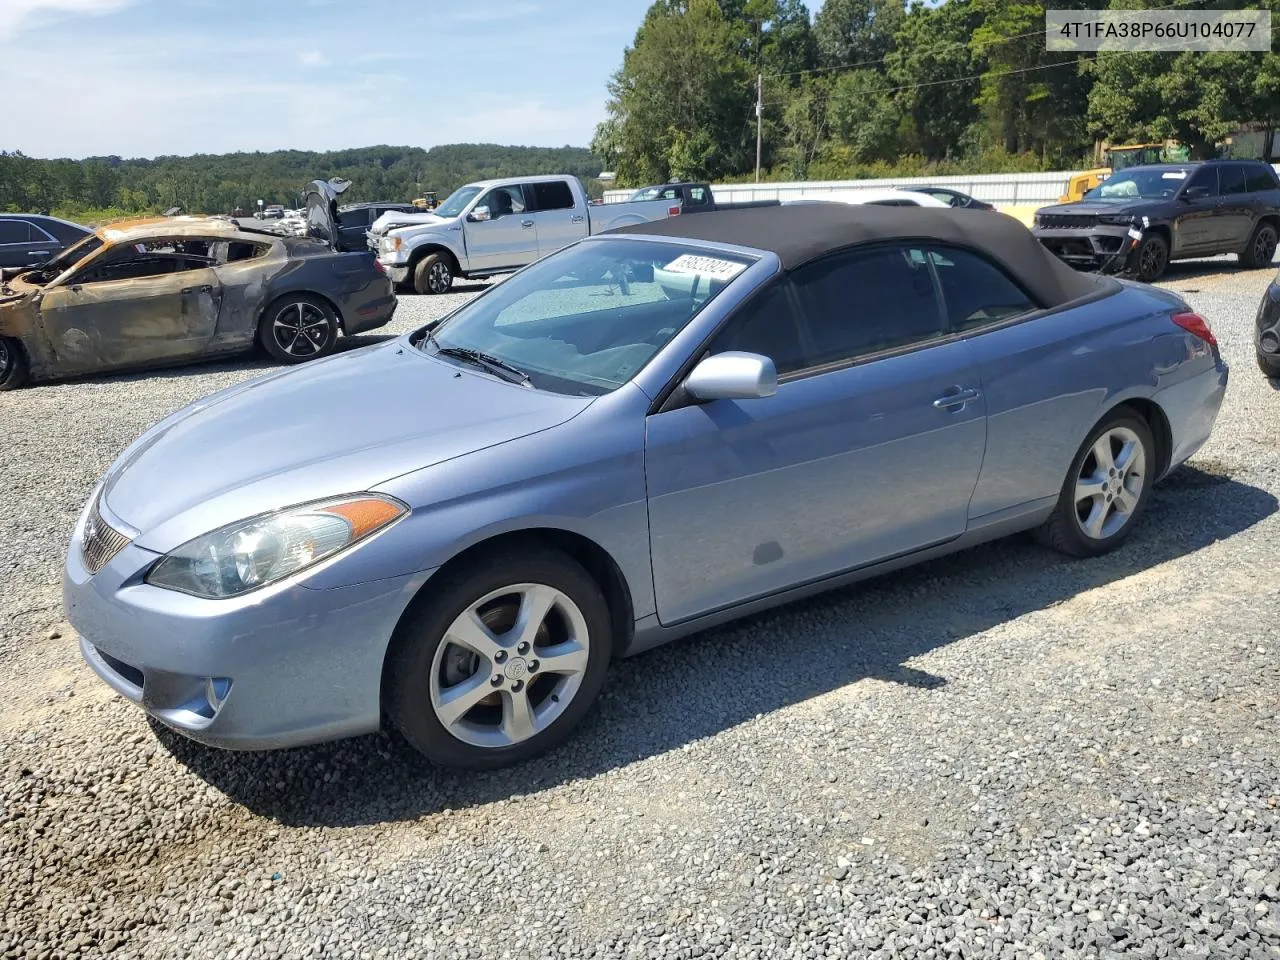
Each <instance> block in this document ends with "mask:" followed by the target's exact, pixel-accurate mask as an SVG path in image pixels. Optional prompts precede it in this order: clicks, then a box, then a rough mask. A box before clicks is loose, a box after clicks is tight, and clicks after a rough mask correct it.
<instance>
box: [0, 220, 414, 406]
mask: <svg viewBox="0 0 1280 960" xmlns="http://www.w3.org/2000/svg"><path fill="white" fill-rule="evenodd" d="M332 226H333V225H332V224H330V228H331V229H330V231H329V233H330V235H332V234H334V233H336V230H333V229H332ZM12 274H14V271H8V270H6V271H2V272H0V389H12V388H14V387H17V386H20V385H21V384H22V383H23V382H24V381H26V380H28V379H30V380H51V379H59V378H63V377H70V376H78V375H82V374H91V373H103V372H116V371H124V370H135V369H142V368H147V367H158V366H172V365H175V364H179V363H185V362H191V361H197V360H204V359H207V358H213V357H218V356H223V355H227V354H234V353H240V352H244V351H248V350H251V349H253V348H254V346H255V345H257V344H261V345H262V346H263V347H264V348H265V349H266V350H267V352H268V353H269V354H271V355H272V356H273V357H274V358H275V359H276V360H278V361H280V362H282V363H300V362H302V361H305V360H310V359H314V358H317V357H322V356H325V355H326V354H328V353H331V352H332V351H333V349H334V347H335V345H336V342H337V340H338V337H339V336H341V335H343V334H345V335H348V336H350V335H352V334H356V333H363V332H365V331H368V330H373V329H375V328H377V327H381V326H383V325H385V324H386V323H387V322H388V321H389V320H390V319H391V317H392V314H393V313H394V312H395V308H396V299H395V293H394V291H393V289H392V286H391V280H390V278H388V277H387V275H386V274H385V273H384V272H383V271H382V269H381V267H380V266H379V265H378V264H377V262H376V260H375V259H374V257H373V255H372V254H370V253H368V252H367V251H361V252H354V253H345V252H337V251H335V250H334V248H333V247H332V245H331V244H330V242H329V241H328V239H327V238H320V239H317V238H315V237H283V236H280V235H278V234H274V233H267V232H261V231H254V230H252V229H248V228H245V227H243V226H241V225H240V224H238V223H237V222H235V221H233V220H228V219H224V218H212V217H171V218H157V219H151V220H140V221H131V222H128V223H122V224H113V225H110V226H106V227H102V228H100V229H99V230H97V231H95V232H94V233H93V234H91V235H90V236H89V237H87V238H85V239H84V240H83V241H81V242H80V243H78V244H75V245H73V246H72V247H68V248H67V249H66V250H64V251H63V252H62V253H61V254H59V255H58V256H56V257H54V258H53V259H52V260H50V261H48V262H47V263H46V264H44V265H43V266H42V267H40V268H39V269H36V270H28V271H25V272H17V274H16V275H12Z"/></svg>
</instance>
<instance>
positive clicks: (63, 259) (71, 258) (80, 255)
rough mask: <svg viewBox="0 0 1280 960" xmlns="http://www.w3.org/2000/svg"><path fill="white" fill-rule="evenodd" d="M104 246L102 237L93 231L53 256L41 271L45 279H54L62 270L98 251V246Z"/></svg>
mask: <svg viewBox="0 0 1280 960" xmlns="http://www.w3.org/2000/svg"><path fill="white" fill-rule="evenodd" d="M101 246H102V238H101V237H99V236H98V235H97V234H96V233H91V234H89V235H88V236H86V237H85V238H84V239H83V240H80V241H77V242H76V243H73V244H72V245H71V246H69V247H67V248H66V249H65V250H63V251H62V252H61V253H59V254H58V255H57V256H56V257H53V258H51V259H49V260H47V261H45V262H44V263H42V264H41V265H40V269H39V273H40V277H41V279H42V280H43V281H45V282H47V281H49V280H52V279H53V278H54V277H56V276H57V275H58V274H60V273H62V271H64V270H66V269H67V268H69V267H74V266H75V265H76V264H77V263H79V262H80V261H81V260H83V259H84V258H85V257H87V256H89V255H90V254H92V253H96V252H97V251H98V248H99V247H101Z"/></svg>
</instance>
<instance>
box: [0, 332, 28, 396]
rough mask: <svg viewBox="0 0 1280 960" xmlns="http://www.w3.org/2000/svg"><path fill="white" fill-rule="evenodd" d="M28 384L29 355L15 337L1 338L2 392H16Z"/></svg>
mask: <svg viewBox="0 0 1280 960" xmlns="http://www.w3.org/2000/svg"><path fill="white" fill-rule="evenodd" d="M26 382H27V354H26V352H25V351H24V350H23V349H22V344H21V343H19V342H18V341H17V340H15V339H13V337H0V390H16V389H18V387H20V386H22V385H23V384H24V383H26Z"/></svg>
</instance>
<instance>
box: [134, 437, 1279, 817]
mask: <svg viewBox="0 0 1280 960" xmlns="http://www.w3.org/2000/svg"><path fill="white" fill-rule="evenodd" d="M1230 474H1231V465H1230V464H1224V463H1218V462H1214V461H1200V462H1199V463H1198V465H1197V467H1195V468H1192V467H1183V468H1181V469H1179V470H1178V471H1176V472H1175V473H1174V474H1173V475H1171V476H1170V477H1169V478H1168V479H1167V480H1166V481H1165V482H1164V483H1163V484H1161V485H1160V486H1159V487H1157V488H1156V490H1155V492H1154V494H1153V496H1152V499H1151V502H1150V507H1149V509H1148V511H1147V514H1146V516H1145V517H1144V519H1143V522H1142V523H1141V526H1140V528H1139V529H1137V530H1135V532H1134V536H1133V537H1132V538H1131V539H1130V540H1129V541H1128V542H1127V543H1126V544H1125V545H1124V546H1123V547H1122V548H1120V549H1119V550H1117V551H1115V552H1114V553H1111V554H1109V555H1107V556H1104V557H1100V558H1097V559H1093V560H1086V561H1080V560H1071V559H1067V558H1064V557H1062V556H1060V555H1058V554H1056V553H1053V552H1051V551H1049V550H1048V549H1046V548H1043V547H1040V546H1039V545H1037V544H1035V543H1033V542H1032V540H1031V538H1030V537H1029V536H1019V537H1013V538H1009V539H1005V540H1001V541H997V542H995V543H991V544H987V545H985V546H981V547H977V548H974V549H972V550H968V551H965V552H962V553H958V554H954V555H952V556H950V557H944V558H942V559H939V560H934V561H931V562H928V563H925V564H922V565H920V566H917V567H913V568H909V569H907V570H904V571H900V572H897V573H893V574H888V575H885V576H883V577H880V578H877V579H875V580H871V581H867V582H864V583H862V584H859V585H856V586H853V587H849V588H846V589H842V590H837V591H833V592H830V593H827V594H823V595H820V596H819V597H816V598H811V599H808V600H803V601H797V602H795V603H792V604H789V605H787V606H785V607H781V608H778V609H777V610H774V611H771V612H769V613H766V614H761V615H757V616H754V617H750V618H747V619H745V620H742V621H739V622H738V623H736V624H732V625H728V626H724V627H719V628H716V629H714V630H710V631H706V632H704V633H702V634H699V635H697V636H693V637H690V638H687V639H685V640H683V641H679V642H677V643H674V644H670V645H668V646H666V647H662V648H659V649H657V650H653V651H651V652H649V653H646V654H643V655H641V656H639V657H636V658H633V659H629V660H626V661H622V662H620V663H615V664H614V665H613V667H612V669H611V672H610V676H609V679H608V682H607V683H606V686H605V690H604V693H603V694H602V696H601V700H600V702H599V704H598V705H597V707H596V709H595V710H593V711H592V713H591V714H590V716H589V718H588V719H587V721H586V722H585V723H584V724H583V725H582V727H581V728H580V729H579V730H578V731H577V733H576V734H575V735H574V736H573V737H572V738H571V739H570V740H569V742H568V743H566V744H565V745H564V746H562V747H560V748H559V749H557V750H555V751H553V752H552V753H550V754H548V755H547V756H544V757H542V758H539V759H536V760H533V761H530V762H528V763H526V764H523V765H521V766H519V767H515V768H512V769H508V770H503V771H498V772H493V773H457V772H452V771H446V770H440V769H436V768H433V767H431V766H430V765H428V764H426V763H425V762H424V761H421V760H419V759H418V757H417V755H416V754H414V753H413V751H412V750H411V749H410V748H409V747H408V746H407V745H405V744H404V743H403V742H402V741H400V740H399V739H398V738H397V737H395V736H393V735H378V736H368V737H361V738H357V739H353V740H346V741H341V742H338V743H332V744H326V745H323V746H318V747H310V748H304V749H294V750H285V751H277V752H269V753H232V752H225V751H219V750H213V749H210V748H206V747H202V746H200V745H198V744H195V743H192V742H190V741H188V740H186V739H184V738H182V737H179V736H177V735H175V734H173V733H171V732H169V731H167V730H165V729H164V728H163V727H161V726H159V725H158V724H156V723H154V722H153V723H152V726H153V729H155V731H156V734H157V736H158V737H159V739H160V740H161V741H162V743H163V744H164V746H165V747H166V748H167V749H168V750H169V751H170V752H171V753H172V754H173V755H174V756H175V757H176V758H177V759H178V760H179V761H180V762H181V763H183V764H184V765H186V766H187V767H188V768H189V769H190V770H191V771H192V772H193V773H194V774H196V775H197V776H198V777H200V778H202V779H203V780H205V781H206V782H207V783H209V784H211V785H213V786H214V787H216V788H217V789H218V790H220V791H222V792H223V793H224V794H226V795H227V796H228V797H230V798H231V799H232V800H234V801H236V802H238V803H240V804H242V805H244V806H245V807H246V808H248V809H249V810H250V811H252V812H254V813H256V814H259V815H261V816H264V817H270V818H272V819H274V820H277V821H279V822H281V823H283V824H286V825H291V826H356V825H360V824H370V823H381V822H387V821H399V820H413V819H417V818H419V817H423V816H428V815H430V814H433V813H436V812H439V811H441V810H444V809H460V808H463V807H469V806H474V805H479V804H485V803H488V802H492V801H495V800H500V799H505V798H511V797H517V796H520V795H524V794H529V793H533V792H536V791H538V790H540V789H543V788H546V787H548V786H552V785H555V784H559V783H563V782H567V781H573V780H582V779H589V778H592V777H596V776H599V775H601V774H604V773H606V772H608V771H610V770H613V769H615V768H618V767H621V766H624V765H626V764H629V763H632V762H635V761H638V760H643V759H645V758H648V757H652V756H655V755H660V754H663V753H665V752H668V751H671V750H675V749H679V748H680V747H682V746H683V745H685V744H688V743H691V742H693V741H696V740H700V739H702V738H705V737H709V736H714V735H716V734H718V733H720V732H722V731H725V730H728V729H730V728H732V727H734V726H736V725H738V724H741V723H743V722H745V721H748V720H751V719H752V718H754V717H756V716H757V715H759V714H768V713H770V712H772V711H776V710H780V709H783V708H785V707H787V706H789V705H792V704H795V703H798V702H802V701H805V700H808V699H810V698H812V697H815V696H818V695H820V694H823V693H827V692H829V691H832V690H834V689H837V688H840V687H844V686H846V685H849V684H856V683H858V682H860V681H863V680H867V679H878V680H882V681H888V682H891V683H895V684H904V685H907V686H909V687H912V688H915V689H917V690H922V691H925V694H924V695H933V694H932V693H930V691H938V690H941V689H944V688H945V685H946V683H947V680H946V678H945V677H939V676H935V675H933V674H930V673H927V672H924V671H921V670H919V669H917V668H914V667H911V666H908V665H907V663H908V661H910V660H911V659H912V658H914V657H918V656H920V655H922V654H925V653H928V652H929V651H931V650H934V649H937V648H939V647H942V646H945V645H947V644H951V643H956V642H962V641H964V640H965V639H966V638H968V637H970V636H973V635H975V634H979V633H981V632H983V631H986V630H988V629H990V628H992V627H995V626H998V625H999V624H1002V623H1004V622H1007V621H1009V620H1013V619H1015V618H1017V617H1020V616H1022V615H1024V614H1027V613H1030V612H1032V611H1036V610H1041V609H1044V608H1046V607H1050V606H1052V605H1054V604H1057V603H1060V602H1062V601H1065V600H1067V599H1069V598H1071V597H1072V596H1074V595H1076V594H1079V593H1081V592H1084V591H1088V590H1091V589H1093V588H1096V587H1100V586H1103V585H1105V584H1109V583H1114V582H1116V581H1120V580H1123V579H1124V578H1126V577H1128V576H1130V575H1132V574H1135V573H1137V572H1139V571H1142V570H1146V569H1149V568H1151V567H1155V566H1157V565H1159V564H1161V563H1164V562H1166V561H1169V560H1173V559H1175V558H1177V557H1181V556H1184V555H1186V554H1190V553H1193V552H1195V551H1197V550H1200V549H1202V548H1205V547H1209V546H1211V545H1212V544H1214V543H1216V542H1217V541H1219V540H1222V539H1225V538H1227V537H1230V536H1232V535H1233V534H1236V533H1239V532H1240V531H1242V530H1245V529H1247V528H1248V527H1251V526H1253V525H1254V524H1256V523H1258V522H1259V521H1261V520H1262V519H1264V518H1265V517H1267V516H1269V515H1271V514H1272V513H1274V512H1276V510H1277V506H1278V505H1277V500H1276V498H1275V497H1274V496H1272V495H1271V494H1270V493H1267V492H1266V491H1264V490H1261V489H1258V488H1256V487H1253V486H1250V485H1248V484H1245V483H1241V482H1239V481H1236V480H1233V479H1232V478H1231V475H1230Z"/></svg>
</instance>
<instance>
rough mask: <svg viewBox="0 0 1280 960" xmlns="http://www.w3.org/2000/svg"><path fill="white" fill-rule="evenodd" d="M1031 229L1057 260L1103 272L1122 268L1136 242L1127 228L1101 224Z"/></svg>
mask: <svg viewBox="0 0 1280 960" xmlns="http://www.w3.org/2000/svg"><path fill="white" fill-rule="evenodd" d="M1031 232H1032V234H1034V235H1035V238H1036V239H1037V240H1039V241H1040V243H1041V244H1043V245H1044V247H1045V248H1046V249H1047V250H1048V251H1049V252H1050V253H1052V254H1053V255H1054V256H1056V257H1057V258H1058V259H1059V260H1063V261H1065V262H1066V263H1068V264H1070V265H1071V266H1073V267H1075V268H1077V269H1080V270H1101V271H1103V272H1105V273H1119V272H1121V271H1123V270H1124V269H1125V268H1126V267H1127V266H1128V264H1129V259H1130V257H1131V255H1132V253H1133V251H1134V250H1135V249H1137V246H1138V243H1139V242H1140V240H1139V238H1137V237H1134V236H1133V235H1132V233H1130V228H1129V227H1122V226H1111V225H1103V224H1099V225H1097V226H1094V227H1091V228H1089V229H1087V230H1082V229H1059V228H1049V227H1033V228H1032V230H1031ZM1135 232H1136V231H1135Z"/></svg>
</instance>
